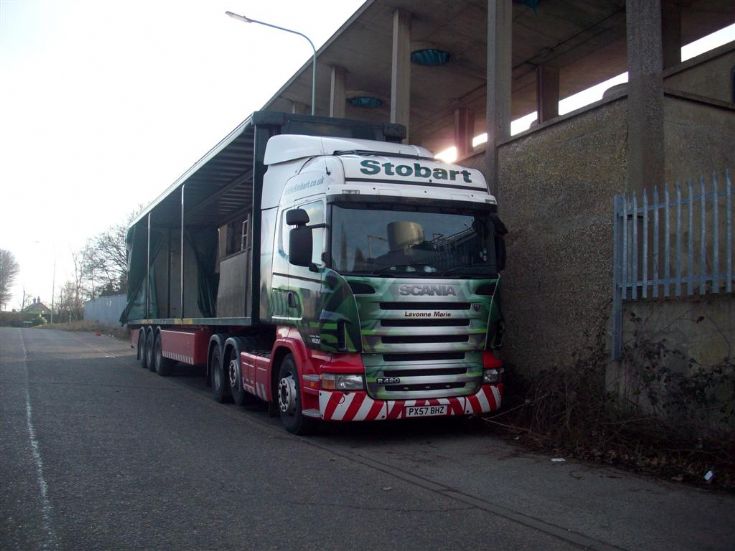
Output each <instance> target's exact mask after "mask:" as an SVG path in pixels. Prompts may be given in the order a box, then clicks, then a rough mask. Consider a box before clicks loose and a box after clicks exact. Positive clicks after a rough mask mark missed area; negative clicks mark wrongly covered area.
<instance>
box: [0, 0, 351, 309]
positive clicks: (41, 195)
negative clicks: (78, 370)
mask: <svg viewBox="0 0 735 551" xmlns="http://www.w3.org/2000/svg"><path fill="white" fill-rule="evenodd" d="M361 4H362V0H309V2H304V1H297V0H268V1H267V2H263V1H262V0H261V1H256V0H230V1H217V0H208V1H203V0H176V1H174V0H127V1H126V2H112V1H109V0H108V1H100V0H97V1H91V0H90V1H87V0H0V83H2V84H1V85H0V152H2V153H1V157H2V160H1V161H0V248H2V249H7V250H10V251H11V252H12V253H13V254H14V255H15V257H16V260H17V261H18V263H19V264H20V268H21V272H20V274H19V276H18V278H17V280H16V285H15V286H14V288H13V291H14V296H13V298H12V299H11V301H10V303H9V304H8V309H10V308H18V307H19V306H20V302H21V299H22V294H23V289H25V292H26V294H27V295H30V296H40V297H41V299H42V300H43V301H44V302H45V303H46V304H50V301H51V289H52V285H53V280H54V279H55V282H56V287H57V292H58V287H59V285H60V284H62V283H63V281H65V280H66V279H68V278H69V276H70V274H71V270H72V262H71V253H72V251H74V250H78V249H79V248H81V247H82V246H83V245H84V243H85V242H86V240H87V239H88V238H90V237H93V236H94V235H95V234H97V233H99V232H101V231H103V230H104V229H105V228H106V227H108V226H110V225H112V224H117V223H123V222H125V221H126V219H127V217H128V215H129V214H130V213H131V212H132V211H134V210H135V209H136V207H137V206H138V205H141V204H147V203H149V202H150V201H151V200H152V199H154V198H155V197H157V196H158V195H159V194H160V193H161V192H162V191H163V190H164V189H165V188H166V187H168V186H169V185H170V184H171V182H173V181H174V180H175V179H176V178H177V177H178V176H179V175H181V174H182V173H183V172H184V171H185V170H186V169H188V168H189V167H190V166H191V165H192V164H193V163H194V162H195V161H196V160H197V159H199V158H200V157H201V156H202V155H203V154H204V153H206V152H207V151H208V150H209V149H210V148H211V147H212V146H213V145H215V144H216V143H217V142H218V141H219V140H220V139H222V138H223V137H224V136H225V135H226V134H227V133H228V132H229V131H230V130H232V129H233V128H234V127H235V126H237V125H238V124H239V123H240V122H241V121H242V120H243V119H245V118H246V117H247V116H248V115H249V114H250V113H251V112H253V111H255V110H256V109H258V108H260V107H262V106H263V104H265V102H267V101H268V100H269V99H270V98H271V97H272V96H273V94H275V92H276V91H277V90H278V89H279V88H280V87H281V85H282V84H283V83H284V82H285V81H286V80H287V79H288V78H289V77H290V76H291V75H293V74H294V73H295V72H296V71H297V70H298V69H299V68H300V67H301V66H302V65H303V64H304V63H305V62H307V61H308V60H309V59H310V58H311V48H310V47H309V45H308V43H307V42H306V41H305V40H304V39H303V38H301V37H298V36H293V35H290V34H287V33H283V32H281V31H275V30H272V29H268V28H266V27H262V26H258V25H248V24H246V23H242V22H240V21H236V20H234V19H231V18H229V17H227V16H225V13H224V12H225V11H226V10H230V11H234V12H237V13H241V14H245V15H248V16H250V17H253V18H255V19H260V20H263V21H267V22H271V23H275V24H277V25H280V26H283V27H289V28H293V29H296V30H298V31H300V32H303V33H304V34H306V35H307V36H309V37H310V38H311V40H312V41H313V42H314V44H315V45H316V47H317V48H318V47H319V46H320V45H321V44H323V43H324V42H325V41H326V40H327V39H328V38H329V37H330V36H331V35H332V34H333V33H334V31H336V30H337V29H338V28H339V27H340V26H341V25H342V24H343V23H344V22H345V21H346V20H347V19H348V18H349V17H350V16H351V15H352V14H353V13H354V12H355V11H356V10H357V8H358V7H359V6H360V5H361ZM266 45H267V47H266ZM54 264H55V266H56V270H55V278H54Z"/></svg>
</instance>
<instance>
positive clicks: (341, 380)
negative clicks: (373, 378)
mask: <svg viewBox="0 0 735 551" xmlns="http://www.w3.org/2000/svg"><path fill="white" fill-rule="evenodd" d="M321 379H322V389H323V390H362V389H363V388H365V381H364V379H363V378H362V375H335V374H334V373H322V377H321Z"/></svg>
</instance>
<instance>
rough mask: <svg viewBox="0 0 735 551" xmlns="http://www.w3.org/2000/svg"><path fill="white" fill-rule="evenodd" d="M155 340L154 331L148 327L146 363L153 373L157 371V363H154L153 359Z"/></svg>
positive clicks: (146, 333)
mask: <svg viewBox="0 0 735 551" xmlns="http://www.w3.org/2000/svg"><path fill="white" fill-rule="evenodd" d="M154 340H155V335H154V333H153V329H151V328H150V327H147V328H146V330H145V363H146V365H147V366H148V369H150V370H151V371H154V372H155V371H156V363H155V361H154V357H153V344H154V342H153V341H154Z"/></svg>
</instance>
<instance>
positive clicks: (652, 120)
mask: <svg viewBox="0 0 735 551" xmlns="http://www.w3.org/2000/svg"><path fill="white" fill-rule="evenodd" d="M661 1H662V0H626V12H627V21H626V27H627V41H628V177H627V185H626V189H627V191H639V190H641V189H643V188H644V187H652V186H658V185H661V184H662V183H663V179H664V105H663V104H664V92H663V78H662V75H661V73H662V70H663V42H662V36H661V35H662V32H661Z"/></svg>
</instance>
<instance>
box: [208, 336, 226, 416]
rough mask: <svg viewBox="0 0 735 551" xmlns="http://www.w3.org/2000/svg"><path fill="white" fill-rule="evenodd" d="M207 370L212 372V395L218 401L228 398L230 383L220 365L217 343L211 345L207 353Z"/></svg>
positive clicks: (220, 358)
mask: <svg viewBox="0 0 735 551" xmlns="http://www.w3.org/2000/svg"><path fill="white" fill-rule="evenodd" d="M209 372H210V373H211V374H212V396H213V397H214V399H215V400H216V401H217V402H219V403H224V402H228V401H229V400H230V397H231V396H230V385H229V384H228V383H227V376H226V375H225V369H224V366H223V365H222V348H220V346H219V345H215V346H214V347H212V352H211V353H210V354H209Z"/></svg>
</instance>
